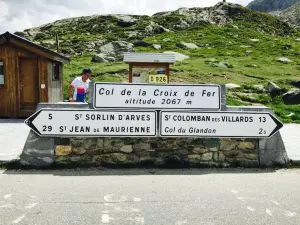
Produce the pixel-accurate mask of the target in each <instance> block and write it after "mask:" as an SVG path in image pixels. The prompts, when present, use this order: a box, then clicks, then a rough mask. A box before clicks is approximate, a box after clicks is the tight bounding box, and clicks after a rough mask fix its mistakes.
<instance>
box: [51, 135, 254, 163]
mask: <svg viewBox="0 0 300 225" xmlns="http://www.w3.org/2000/svg"><path fill="white" fill-rule="evenodd" d="M55 164H57V165H76V166H110V167H111V166H112V167H128V166H130V167H142V166H155V167H229V166H232V167H236V166H242V167H258V166H259V142H258V140H257V139H247V140H245V139H233V140H231V139H199V138H197V139H194V138H193V139H191V138H173V139H171V138H168V139H166V138H83V139H81V138H71V139H55Z"/></svg>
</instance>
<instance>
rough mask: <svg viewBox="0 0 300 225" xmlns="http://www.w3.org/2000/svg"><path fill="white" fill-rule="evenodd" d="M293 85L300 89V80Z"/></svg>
mask: <svg viewBox="0 0 300 225" xmlns="http://www.w3.org/2000/svg"><path fill="white" fill-rule="evenodd" d="M292 85H294V86H295V87H298V88H300V80H297V81H293V82H292Z"/></svg>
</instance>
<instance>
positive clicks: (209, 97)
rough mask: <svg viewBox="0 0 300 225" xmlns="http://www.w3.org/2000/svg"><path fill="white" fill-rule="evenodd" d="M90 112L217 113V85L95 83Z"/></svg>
mask: <svg viewBox="0 0 300 225" xmlns="http://www.w3.org/2000/svg"><path fill="white" fill-rule="evenodd" d="M94 92H95V93H94V98H93V105H94V108H148V109H197V110H204V109H205V110H219V109H220V105H221V97H220V86H219V85H173V84H167V85H165V84H118V83H95V87H94Z"/></svg>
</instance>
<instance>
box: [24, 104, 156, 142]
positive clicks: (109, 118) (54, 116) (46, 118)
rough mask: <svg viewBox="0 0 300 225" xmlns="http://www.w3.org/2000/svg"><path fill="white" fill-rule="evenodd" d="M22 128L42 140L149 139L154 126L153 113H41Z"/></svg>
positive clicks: (42, 111) (40, 111)
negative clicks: (40, 137)
mask: <svg viewBox="0 0 300 225" xmlns="http://www.w3.org/2000/svg"><path fill="white" fill-rule="evenodd" d="M25 124H27V125H28V126H29V127H30V128H31V129H32V130H33V131H34V132H35V133H36V134H38V135H39V136H43V137H56V136H57V137H82V136H84V137H101V136H103V137H105V136H109V137H123V136H126V137H128V136H130V137H141V136H145V137H152V136H156V124H157V123H156V112H155V111H138V112H134V111H94V110H74V109H41V110H39V111H38V112H36V113H35V114H33V115H32V116H30V117H29V118H28V119H27V120H25Z"/></svg>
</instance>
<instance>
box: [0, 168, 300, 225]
mask: <svg viewBox="0 0 300 225" xmlns="http://www.w3.org/2000/svg"><path fill="white" fill-rule="evenodd" d="M150 171H151V170H122V171H120V170H107V171H105V170H104V171H101V170H96V169H94V170H91V169H89V170H78V171H76V170H75V171H74V170H63V171H58V170H57V171H6V172H4V171H2V172H0V184H1V186H0V224H1V225H8V224H20V225H35V224H37V225H44V224H49V225H50V224H51V225H53V224H55V225H68V224H72V225H73V224H80V225H88V224H93V225H95V224H109V225H127V224H136V225H143V224H149V225H202V224H205V225H217V224H220V225H221V224H222V225H226V224H230V225H235V224H236V225H241V224H251V225H252V224H268V225H269V224H280V225H282V224H286V225H292V224H295V225H296V224H297V225H298V224H300V169H293V170H278V171H271V170H243V171H241V170H215V169H214V170H186V171H182V170H155V171H154V172H150Z"/></svg>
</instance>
